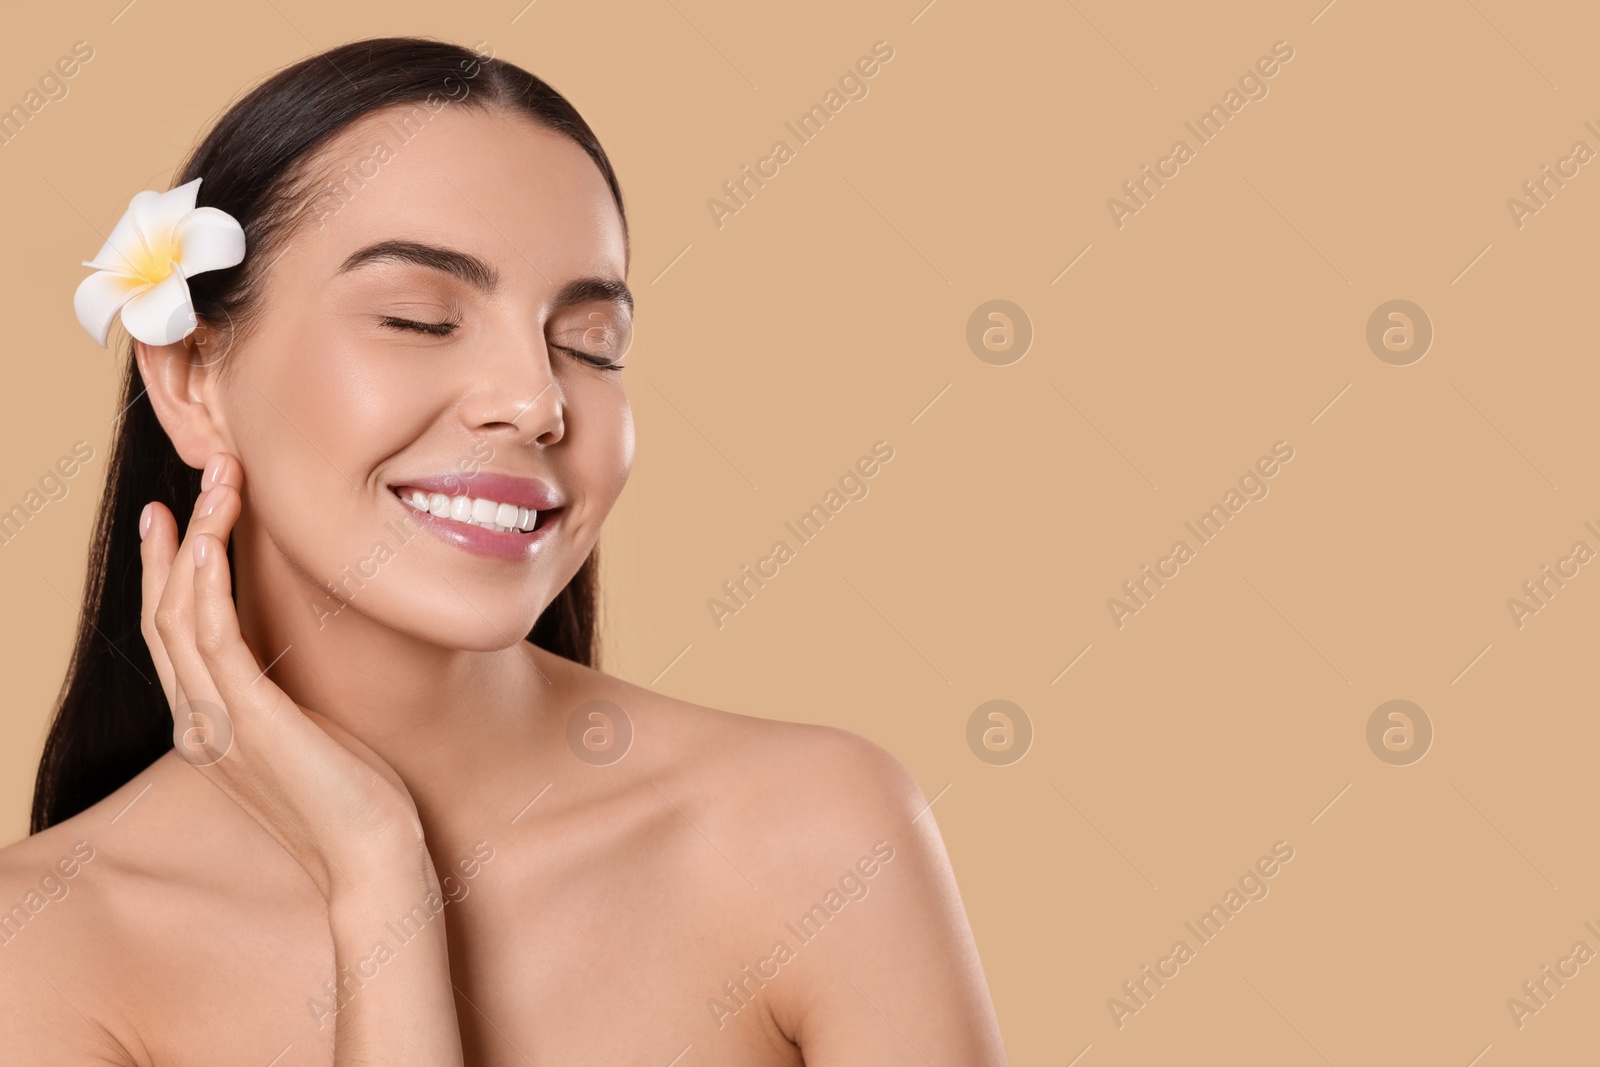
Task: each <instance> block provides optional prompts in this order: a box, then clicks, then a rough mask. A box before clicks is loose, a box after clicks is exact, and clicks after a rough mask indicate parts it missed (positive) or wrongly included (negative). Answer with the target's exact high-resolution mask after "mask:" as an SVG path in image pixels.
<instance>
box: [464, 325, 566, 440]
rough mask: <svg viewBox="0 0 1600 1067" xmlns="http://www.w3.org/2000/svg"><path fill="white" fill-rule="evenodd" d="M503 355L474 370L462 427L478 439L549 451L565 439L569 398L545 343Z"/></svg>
mask: <svg viewBox="0 0 1600 1067" xmlns="http://www.w3.org/2000/svg"><path fill="white" fill-rule="evenodd" d="M496 347H497V348H498V349H499V350H498V351H497V352H496V353H494V354H492V355H489V356H488V357H487V358H485V359H483V360H481V361H478V362H477V363H476V364H475V366H474V367H473V368H472V373H473V375H474V376H475V381H474V384H473V385H472V386H470V387H469V388H468V391H467V394H466V396H465V397H464V398H463V399H462V402H461V405H460V408H459V411H460V414H461V421H462V423H463V424H464V425H465V426H466V428H467V429H468V430H471V431H473V432H474V433H488V434H491V435H494V436H498V437H501V438H502V439H504V440H508V441H512V442H515V443H517V444H537V445H541V446H549V445H553V444H555V443H556V442H557V441H560V440H561V438H562V436H563V435H564V434H565V433H566V418H565V412H566V393H565V391H564V390H563V389H562V386H561V382H560V380H559V379H557V377H556V375H555V372H554V370H553V368H552V367H551V363H550V351H549V347H548V346H547V345H546V344H545V343H544V340H543V339H542V338H538V339H535V340H534V341H533V342H531V343H529V344H526V345H504V346H496Z"/></svg>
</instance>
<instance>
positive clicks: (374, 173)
mask: <svg viewBox="0 0 1600 1067" xmlns="http://www.w3.org/2000/svg"><path fill="white" fill-rule="evenodd" d="M306 177H307V182H308V185H307V187H306V189H305V193H304V195H305V196H306V197H307V198H308V201H309V205H308V208H309V215H308V219H307V221H306V222H305V223H304V224H303V226H302V233H301V234H299V235H297V236H296V238H295V240H294V244H295V245H303V246H304V247H305V251H306V252H307V253H310V254H312V255H315V256H317V257H318V258H321V259H326V260H328V261H340V260H342V257H343V256H344V255H347V254H348V253H350V252H351V251H354V250H355V249H357V248H359V247H362V246H364V245H367V244H371V243H372V242H373V241H377V240H384V239H387V238H397V237H403V238H406V239H410V240H417V241H425V242H429V243H435V244H440V245H448V246H451V247H456V248H461V249H462V250H464V251H469V252H472V253H473V254H475V255H478V256H480V257H481V258H483V259H485V260H487V261H489V262H491V263H494V264H496V265H498V266H499V267H500V268H501V270H502V272H503V273H504V274H505V275H507V276H508V277H517V276H519V275H521V274H524V273H525V274H527V275H531V276H532V277H533V278H535V279H539V280H540V281H542V282H545V283H553V284H555V285H559V284H560V283H561V282H562V280H563V279H562V277H561V276H562V275H565V276H572V275H575V274H596V275H614V276H616V277H622V276H623V275H624V274H625V273H626V270H627V244H626V238H625V235H624V233H623V228H622V220H621V217H620V215H619V214H618V211H617V207H616V203H615V201H614V200H613V199H612V196H611V191H610V188H609V187H608V186H607V184H606V181H605V178H604V177H602V175H601V173H600V169H599V167H598V166H596V164H595V162H594V160H593V159H591V158H590V156H589V154H588V153H587V152H586V151H584V149H583V148H582V147H581V146H579V145H578V144H577V143H576V142H575V141H573V140H572V139H571V138H569V137H566V136H565V135H563V134H560V133H556V132H555V131H552V130H550V129H548V128H547V127H545V126H542V125H540V124H539V123H538V122H536V121H534V120H533V119H532V118H530V117H528V116H525V115H521V114H517V113H514V112H511V111H507V110H504V109H501V108H487V109H485V108H478V107H469V106H464V105H462V104H460V103H452V102H449V101H448V100H446V99H445V98H443V97H439V98H437V99H436V100H435V101H434V103H433V104H432V105H429V104H427V103H417V104H406V105H401V106H397V107H394V108H389V109H385V110H383V111H379V112H374V113H373V114H371V115H367V116H364V117H363V118H361V119H359V120H358V121H357V122H355V123H353V124H351V126H349V127H348V128H346V129H344V130H342V131H340V133H339V134H338V135H337V136H336V137H335V138H334V139H333V140H332V141H330V142H329V143H328V144H327V145H326V146H324V147H323V148H322V149H320V150H319V151H318V153H317V155H316V157H315V159H313V160H312V161H311V164H310V166H309V167H308V169H307V175H306Z"/></svg>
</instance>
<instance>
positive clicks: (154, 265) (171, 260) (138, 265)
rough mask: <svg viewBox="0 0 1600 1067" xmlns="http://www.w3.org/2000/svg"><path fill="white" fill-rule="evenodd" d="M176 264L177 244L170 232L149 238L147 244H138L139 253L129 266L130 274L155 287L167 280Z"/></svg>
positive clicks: (142, 242)
mask: <svg viewBox="0 0 1600 1067" xmlns="http://www.w3.org/2000/svg"><path fill="white" fill-rule="evenodd" d="M177 263H178V242H177V239H176V237H175V236H174V235H173V234H172V232H171V231H168V232H167V233H164V234H160V235H158V236H156V237H154V238H151V239H150V241H149V242H148V244H147V243H146V242H144V241H141V242H140V248H139V251H138V252H136V253H135V254H134V258H133V263H132V264H131V268H132V272H133V273H134V274H135V275H137V276H138V277H140V278H142V279H144V280H145V281H147V282H149V283H150V284H151V285H157V284H159V283H161V282H163V281H165V280H166V279H167V276H168V275H170V274H171V273H172V272H173V270H174V269H176V267H177Z"/></svg>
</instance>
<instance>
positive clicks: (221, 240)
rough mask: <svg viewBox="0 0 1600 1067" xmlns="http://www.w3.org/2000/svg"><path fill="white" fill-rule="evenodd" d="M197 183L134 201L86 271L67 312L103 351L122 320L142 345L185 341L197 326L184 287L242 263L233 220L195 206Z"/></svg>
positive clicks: (238, 232) (149, 193)
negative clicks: (90, 269) (207, 273)
mask: <svg viewBox="0 0 1600 1067" xmlns="http://www.w3.org/2000/svg"><path fill="white" fill-rule="evenodd" d="M200 181H201V179H199V178H196V179H195V180H194V181H192V182H189V183H188V184H187V185H180V186H178V187H177V188H176V189H172V190H169V191H168V192H165V193H158V192H154V191H152V190H149V189H146V190H145V191H144V192H141V193H136V194H134V197H133V200H132V201H130V202H129V204H128V210H127V211H126V212H125V213H124V214H123V216H122V219H121V221H119V222H118V223H117V226H116V228H115V229H114V230H112V231H111V237H110V239H109V240H107V241H106V243H105V246H104V247H102V248H101V249H100V254H99V255H97V256H95V257H94V259H93V260H90V261H86V262H85V263H84V264H83V265H84V266H85V267H94V268H95V273H93V274H91V275H89V276H88V277H87V278H85V279H84V280H83V282H82V284H80V285H79V286H78V291H77V293H75V294H74V295H73V298H72V307H73V310H74V311H76V312H77V313H78V321H79V322H80V323H82V324H83V328H84V329H85V330H88V331H89V336H90V337H93V338H94V339H95V340H96V341H98V342H100V347H101V348H104V347H106V338H107V337H109V336H110V334H111V324H112V323H113V322H114V321H116V318H117V314H118V313H119V312H120V313H121V315H122V324H123V325H124V326H126V327H127V329H128V332H129V333H130V334H132V335H133V336H134V337H136V338H137V339H139V340H140V341H143V342H144V343H145V344H147V345H170V344H174V343H176V342H178V341H181V340H183V339H184V338H185V337H187V336H189V334H191V333H193V332H194V329H195V327H196V326H197V325H199V323H198V320H197V319H196V318H195V314H194V303H193V302H192V301H191V300H190V297H189V283H188V281H187V279H189V278H192V277H194V276H195V275H196V274H199V273H201V272H203V271H208V270H221V269H222V268H224V267H232V266H237V265H238V264H239V263H241V262H242V261H243V260H244V228H243V227H242V226H240V225H239V223H238V220H236V219H235V218H234V217H233V216H232V215H230V214H228V213H227V212H226V211H221V210H219V209H217V208H214V207H199V208H197V207H195V206H194V202H195V198H196V197H198V196H199V195H200Z"/></svg>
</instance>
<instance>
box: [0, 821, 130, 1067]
mask: <svg viewBox="0 0 1600 1067" xmlns="http://www.w3.org/2000/svg"><path fill="white" fill-rule="evenodd" d="M94 822H95V816H94V815H92V814H90V813H87V812H86V813H84V814H83V815H81V816H77V817H74V818H72V819H68V820H66V821H64V822H62V823H59V824H57V825H56V826H52V827H50V828H49V829H47V830H44V831H42V832H40V833H37V834H34V835H32V836H29V837H25V838H23V839H22V840H20V841H18V842H16V843H14V844H12V845H9V846H7V847H6V848H4V849H0V999H3V1000H4V1001H5V1003H6V1004H7V1005H8V1009H9V1010H8V1011H7V1015H8V1016H10V1017H12V1018H13V1019H14V1020H15V1024H14V1025H7V1026H6V1027H4V1028H0V1030H3V1034H0V1060H3V1061H5V1062H8V1063H9V1062H13V1061H15V1062H45V1061H46V1060H47V1059H48V1062H56V1059H55V1057H58V1056H60V1055H61V1054H63V1053H65V1052H75V1053H77V1054H79V1055H81V1056H82V1057H83V1058H84V1060H85V1061H88V1060H90V1059H92V1058H94V1057H98V1056H105V1057H107V1058H110V1057H115V1056H120V1055H125V1054H126V1053H127V1050H126V1048H125V1047H123V1045H122V1044H121V1043H120V1042H119V1041H118V1040H117V1038H115V1037H114V1036H112V1035H111V1033H110V1032H109V1031H108V1030H107V1029H106V1028H104V1027H103V1026H102V1028H100V1029H96V1028H93V1027H90V1026H87V1025H85V1023H84V1020H85V1019H86V1018H87V1019H95V1020H96V1021H97V1022H99V1021H100V1020H104V1019H106V1018H107V1013H106V1009H105V999H104V997H103V996H102V995H101V994H102V992H103V988H97V986H98V982H97V980H95V979H94V978H92V977H91V976H93V975H94V974H95V973H96V971H97V970H98V969H99V968H100V967H101V966H103V965H104V964H105V963H106V959H105V954H104V950H105V948H106V946H107V936H106V935H107V934H108V933H109V928H108V924H107V923H106V922H105V921H104V919H105V916H104V908H103V907H102V906H101V905H102V902H103V901H104V900H106V899H108V896H109V894H108V893H107V892H106V890H107V888H108V886H109V885H110V884H114V882H115V878H114V876H112V877H111V878H109V879H108V878H107V877H106V872H107V871H108V870H109V869H110V868H111V867H112V866H114V865H113V864H111V863H109V862H108V861H107V857H106V854H105V852H104V850H103V849H101V848H98V847H96V844H95V842H94V840H93V839H94V838H95V837H96V836H97V835H96V834H95V833H94V832H93V831H92V829H91V825H92V824H93V823H94ZM109 1029H110V1030H112V1031H114V1030H116V1029H118V1028H117V1027H115V1026H114V1025H113V1026H112V1027H110V1028H109ZM47 1054H48V1055H47Z"/></svg>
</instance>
